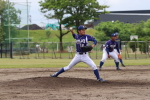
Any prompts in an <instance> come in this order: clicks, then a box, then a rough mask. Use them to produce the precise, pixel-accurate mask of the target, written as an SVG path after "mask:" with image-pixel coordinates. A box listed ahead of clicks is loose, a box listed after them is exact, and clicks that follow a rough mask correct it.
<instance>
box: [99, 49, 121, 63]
mask: <svg viewBox="0 0 150 100" xmlns="http://www.w3.org/2000/svg"><path fill="white" fill-rule="evenodd" d="M109 55H110V56H111V57H112V58H113V59H114V60H115V62H119V59H118V54H117V53H116V52H115V51H112V52H109ZM107 58H108V54H107V52H106V50H105V49H103V55H102V59H101V61H102V62H105V61H106V60H107Z"/></svg>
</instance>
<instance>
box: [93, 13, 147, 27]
mask: <svg viewBox="0 0 150 100" xmlns="http://www.w3.org/2000/svg"><path fill="white" fill-rule="evenodd" d="M98 17H99V19H98V20H94V22H93V24H94V26H96V25H97V24H99V23H100V22H106V21H112V22H114V21H116V20H119V21H120V22H124V23H139V22H140V21H147V20H148V19H150V10H130V11H110V13H106V14H101V15H99V16H98Z"/></svg>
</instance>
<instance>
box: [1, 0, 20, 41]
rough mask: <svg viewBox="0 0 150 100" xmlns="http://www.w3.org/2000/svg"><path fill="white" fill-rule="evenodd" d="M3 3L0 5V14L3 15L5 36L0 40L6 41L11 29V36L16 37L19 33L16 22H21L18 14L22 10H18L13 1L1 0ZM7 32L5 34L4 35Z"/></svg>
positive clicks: (2, 26) (2, 28)
mask: <svg viewBox="0 0 150 100" xmlns="http://www.w3.org/2000/svg"><path fill="white" fill-rule="evenodd" d="M0 2H1V3H3V6H0V7H1V8H2V9H0V16H1V34H0V37H1V36H2V37H3V38H2V39H0V41H1V42H2V41H4V38H5V37H8V31H9V29H10V33H11V37H15V36H16V35H17V33H18V32H17V30H16V24H19V23H20V22H21V20H20V19H19V17H18V15H17V14H20V13H21V11H20V10H17V9H16V8H15V7H14V4H13V3H11V2H6V1H2V0H0ZM4 34H5V36H4Z"/></svg>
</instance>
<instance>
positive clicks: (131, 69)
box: [0, 66, 150, 100]
mask: <svg viewBox="0 0 150 100" xmlns="http://www.w3.org/2000/svg"><path fill="white" fill-rule="evenodd" d="M121 68H122V69H123V70H121V71H116V70H115V68H114V67H104V68H103V69H102V70H101V71H100V74H101V77H102V78H103V79H105V80H107V81H106V82H105V83H101V82H98V81H96V79H95V76H94V74H93V71H92V69H91V68H90V67H88V68H73V69H71V70H69V71H67V72H65V73H63V74H61V75H60V76H59V77H58V78H52V77H49V74H53V73H54V72H56V71H58V70H59V69H58V68H30V69H23V68H22V69H0V100H78V99H80V100H150V95H149V94H150V66H128V67H121Z"/></svg>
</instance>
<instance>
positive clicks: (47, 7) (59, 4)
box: [39, 0, 69, 51]
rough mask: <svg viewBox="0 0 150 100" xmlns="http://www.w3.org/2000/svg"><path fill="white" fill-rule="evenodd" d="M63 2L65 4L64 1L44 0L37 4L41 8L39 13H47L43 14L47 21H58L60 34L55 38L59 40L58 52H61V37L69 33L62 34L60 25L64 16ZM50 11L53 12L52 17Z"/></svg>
mask: <svg viewBox="0 0 150 100" xmlns="http://www.w3.org/2000/svg"><path fill="white" fill-rule="evenodd" d="M64 2H65V1H64V0H44V1H40V2H39V3H40V6H41V12H42V13H49V14H45V17H46V18H48V19H52V18H54V19H57V20H58V23H59V31H60V34H59V35H56V36H57V37H58V38H59V41H60V51H63V44H62V38H63V36H65V35H66V34H68V33H69V31H67V32H65V33H63V31H62V28H61V23H62V21H63V17H64V15H65V8H66V4H65V3H64ZM50 11H53V12H54V14H53V15H52V12H50Z"/></svg>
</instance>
